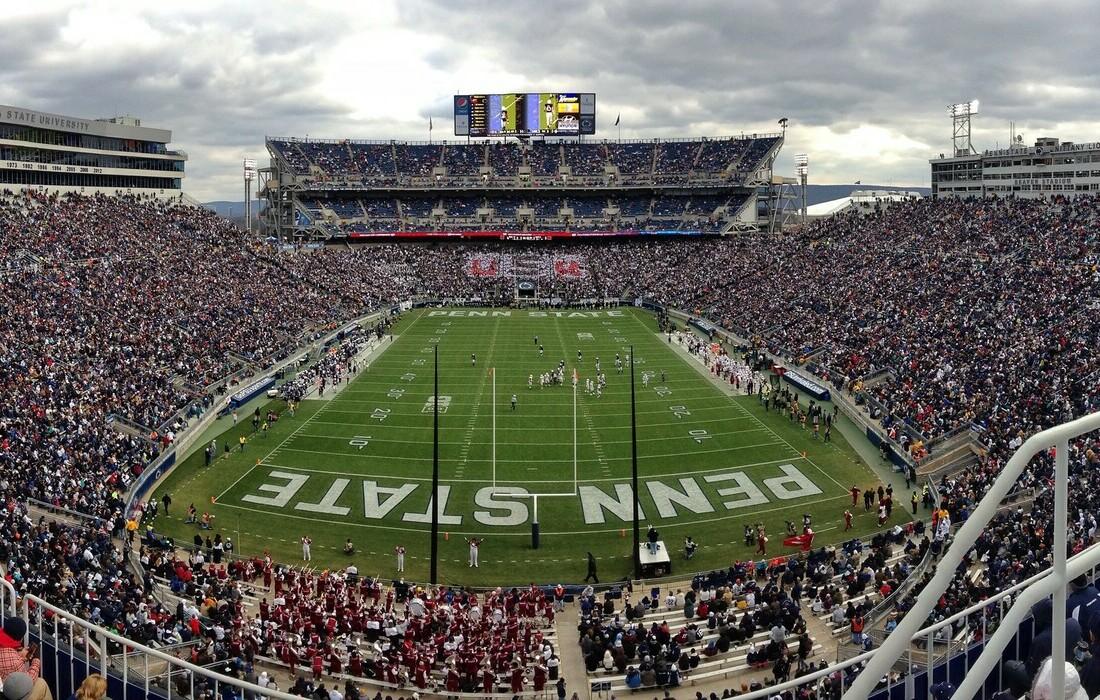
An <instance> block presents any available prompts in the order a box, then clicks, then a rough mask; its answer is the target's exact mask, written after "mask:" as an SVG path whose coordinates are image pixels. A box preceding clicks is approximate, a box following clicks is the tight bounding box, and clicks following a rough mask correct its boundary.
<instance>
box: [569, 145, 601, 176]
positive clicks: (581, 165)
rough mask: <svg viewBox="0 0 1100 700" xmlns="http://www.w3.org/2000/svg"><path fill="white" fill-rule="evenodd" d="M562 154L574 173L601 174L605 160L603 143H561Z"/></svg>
mask: <svg viewBox="0 0 1100 700" xmlns="http://www.w3.org/2000/svg"><path fill="white" fill-rule="evenodd" d="M562 155H563V156H564V160H565V164H566V165H568V166H569V167H570V168H571V169H572V171H573V174H574V175H602V174H603V168H604V164H605V163H606V162H607V157H606V154H605V153H604V147H603V144H599V143H596V144H582V143H572V142H567V143H564V144H562Z"/></svg>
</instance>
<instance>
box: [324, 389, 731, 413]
mask: <svg viewBox="0 0 1100 700" xmlns="http://www.w3.org/2000/svg"><path fill="white" fill-rule="evenodd" d="M566 381H569V380H566ZM605 396H606V394H605ZM675 400H678V399H673V401H675ZM666 401H667V399H666ZM351 403H365V404H367V405H372V406H376V405H378V402H377V401H354V402H351ZM600 403H601V404H603V403H604V402H603V401H602V400H601V401H600ZM612 403H614V402H612ZM627 405H629V404H627ZM562 407H563V408H567V406H565V404H563V405H562ZM692 410H693V411H698V412H700V413H701V412H703V411H725V412H727V413H728V412H729V403H728V402H726V403H723V404H722V405H721V406H710V407H704V408H694V409H692ZM331 412H332V413H354V414H359V413H361V412H360V411H350V410H349V411H344V410H341V409H339V408H334V409H332V410H331ZM423 413H424V412H423V411H392V412H391V413H390V415H391V416H419V415H422V414H423ZM668 413H669V410H668V408H667V407H666V408H665V410H663V411H638V412H637V414H638V415H639V416H659V415H667V414H668ZM523 416H524V418H569V417H571V416H568V415H564V416H563V415H562V414H561V413H524V414H523Z"/></svg>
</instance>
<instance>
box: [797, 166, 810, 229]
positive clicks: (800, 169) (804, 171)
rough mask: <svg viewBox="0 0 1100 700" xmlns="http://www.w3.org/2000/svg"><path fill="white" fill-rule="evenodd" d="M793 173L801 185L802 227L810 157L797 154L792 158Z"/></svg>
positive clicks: (804, 218)
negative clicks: (795, 173) (796, 175)
mask: <svg viewBox="0 0 1100 700" xmlns="http://www.w3.org/2000/svg"><path fill="white" fill-rule="evenodd" d="M794 164H795V172H797V173H798V179H799V180H800V181H801V183H802V225H803V226H805V225H806V178H807V176H808V175H809V173H810V157H809V156H808V155H806V154H805V153H798V154H796V155H795V157H794Z"/></svg>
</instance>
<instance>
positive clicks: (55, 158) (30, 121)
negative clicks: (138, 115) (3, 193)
mask: <svg viewBox="0 0 1100 700" xmlns="http://www.w3.org/2000/svg"><path fill="white" fill-rule="evenodd" d="M171 140H172V132H171V131H168V130H166V129H150V128H148V127H144V126H142V125H141V121H140V120H138V119H134V118H133V117H116V118H111V119H84V118H81V117H66V116H63V115H60V114H49V113H46V112H36V111H34V110H30V109H24V108H22V107H11V106H8V105H0V189H11V190H20V189H29V188H33V189H41V190H46V191H51V192H82V193H85V194H93V193H95V192H104V193H108V194H127V193H129V194H153V195H156V196H162V197H178V196H179V195H180V192H181V189H182V185H183V177H184V173H183V169H184V164H185V162H186V161H187V154H186V153H183V152H182V151H172V150H169V149H168V143H169V142H171Z"/></svg>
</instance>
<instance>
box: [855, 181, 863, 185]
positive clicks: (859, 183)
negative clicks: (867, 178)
mask: <svg viewBox="0 0 1100 700" xmlns="http://www.w3.org/2000/svg"><path fill="white" fill-rule="evenodd" d="M855 184H857V185H862V184H863V182H861V181H860V180H856V182H855Z"/></svg>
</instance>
